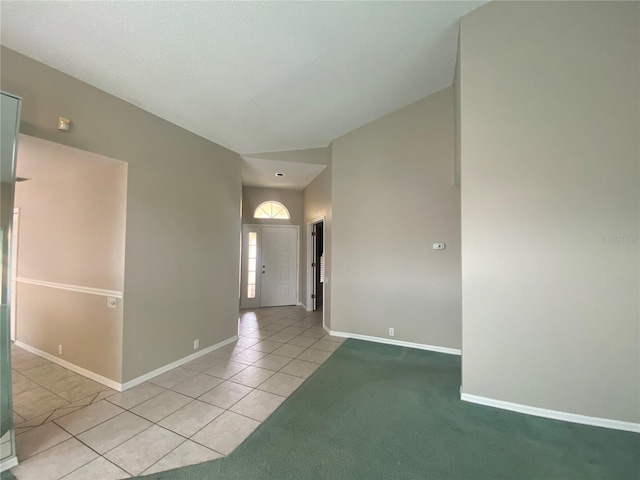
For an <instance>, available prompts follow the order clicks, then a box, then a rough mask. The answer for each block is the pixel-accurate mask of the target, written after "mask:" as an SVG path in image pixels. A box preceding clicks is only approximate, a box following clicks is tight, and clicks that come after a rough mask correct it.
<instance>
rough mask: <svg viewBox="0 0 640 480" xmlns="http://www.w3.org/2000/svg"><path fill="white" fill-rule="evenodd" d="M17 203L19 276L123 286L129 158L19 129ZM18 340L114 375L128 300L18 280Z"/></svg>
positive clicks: (114, 377) (116, 375)
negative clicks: (110, 304) (113, 305)
mask: <svg viewBox="0 0 640 480" xmlns="http://www.w3.org/2000/svg"><path fill="white" fill-rule="evenodd" d="M17 174H18V176H20V177H25V178H29V179H30V180H29V181H26V182H19V183H17V184H16V193H15V202H14V206H15V207H16V208H19V209H20V229H19V241H18V252H19V255H18V265H17V269H18V277H19V278H25V279H26V280H29V281H34V280H35V281H44V282H52V283H58V284H65V285H71V286H76V287H84V288H87V287H88V288H98V289H104V290H112V291H118V292H122V290H123V288H124V260H125V258H124V253H125V228H126V202H127V164H126V163H125V162H121V161H118V160H113V159H110V158H107V157H103V156H101V155H96V154H93V153H88V152H83V151H81V150H78V149H75V148H70V147H67V146H65V145H61V144H58V143H53V142H49V141H46V140H42V139H39V138H35V137H30V136H27V135H20V139H19V149H18V159H17ZM17 288H18V290H17V291H18V294H17V300H18V304H17V308H16V314H17V321H16V324H17V327H16V335H17V340H18V341H20V342H23V343H26V344H27V345H30V346H32V347H35V348H37V349H39V350H42V351H44V352H47V353H49V354H51V355H55V356H59V354H58V345H62V346H63V355H62V356H61V358H62V359H64V360H66V361H68V362H71V363H73V364H75V365H78V366H80V367H82V368H85V369H87V370H90V371H93V372H95V373H98V374H99V375H102V376H105V377H107V378H109V379H111V380H114V381H120V379H121V374H122V308H121V307H122V306H121V305H120V306H119V308H117V309H116V310H115V311H114V309H108V308H107V302H106V298H105V297H104V296H95V295H91V294H88V293H80V292H71V291H67V290H60V289H57V288H51V287H43V286H36V285H29V284H26V283H18V285H17Z"/></svg>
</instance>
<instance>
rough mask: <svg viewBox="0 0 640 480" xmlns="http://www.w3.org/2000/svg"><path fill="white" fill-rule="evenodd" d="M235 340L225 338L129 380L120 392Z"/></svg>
mask: <svg viewBox="0 0 640 480" xmlns="http://www.w3.org/2000/svg"><path fill="white" fill-rule="evenodd" d="M236 340H238V335H234V336H233V337H231V338H227V339H226V340H223V341H222V342H219V343H216V344H215V345H211V346H210V347H207V348H204V349H202V350H200V351H199V352H196V353H192V354H191V355H187V356H186V357H183V358H181V359H180V360H176V361H175V362H171V363H169V364H167V365H165V366H164V367H160V368H156V369H155V370H153V371H151V372H149V373H145V374H144V375H141V376H139V377H137V378H134V379H133V380H129V381H128V382H125V383H123V384H122V385H121V389H120V391H121V392H124V391H125V390H129V389H130V388H132V387H135V386H136V385H140V384H141V383H144V382H146V381H147V380H150V379H152V378H153V377H157V376H158V375H161V374H163V373H165V372H168V371H169V370H171V369H174V368H176V367H179V366H180V365H184V364H185V363H189V362H191V361H192V360H195V359H196V358H199V357H202V356H203V355H206V354H207V353H211V352H213V351H214V350H217V349H219V348H222V347H224V346H225V345H229V344H230V343H233V342H235V341H236Z"/></svg>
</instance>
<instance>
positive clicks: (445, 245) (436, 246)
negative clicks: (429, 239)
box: [433, 243, 447, 250]
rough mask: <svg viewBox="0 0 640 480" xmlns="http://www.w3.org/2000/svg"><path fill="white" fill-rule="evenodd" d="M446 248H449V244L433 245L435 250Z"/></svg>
mask: <svg viewBox="0 0 640 480" xmlns="http://www.w3.org/2000/svg"><path fill="white" fill-rule="evenodd" d="M445 248H447V244H446V243H434V244H433V249H434V250H444V249H445Z"/></svg>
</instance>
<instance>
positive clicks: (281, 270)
mask: <svg viewBox="0 0 640 480" xmlns="http://www.w3.org/2000/svg"><path fill="white" fill-rule="evenodd" d="M261 247H262V248H261V250H262V252H261V253H262V265H261V266H262V271H261V275H262V278H261V284H262V285H261V288H260V304H261V306H263V307H274V306H278V305H295V304H296V302H297V297H298V259H297V251H298V229H297V228H295V227H294V228H291V227H266V226H265V227H262V242H261Z"/></svg>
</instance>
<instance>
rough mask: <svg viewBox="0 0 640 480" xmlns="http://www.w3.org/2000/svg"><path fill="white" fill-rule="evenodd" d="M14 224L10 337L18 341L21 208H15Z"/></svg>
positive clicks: (12, 231) (11, 257) (12, 232)
mask: <svg viewBox="0 0 640 480" xmlns="http://www.w3.org/2000/svg"><path fill="white" fill-rule="evenodd" d="M12 220H13V224H12V225H11V243H9V258H10V259H11V281H10V282H9V290H10V295H11V303H10V305H11V310H10V315H11V320H10V326H9V337H10V338H11V341H12V342H15V341H16V332H17V318H18V312H17V306H18V254H19V252H18V238H19V236H20V208H19V207H16V208H14V209H13V219H12Z"/></svg>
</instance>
